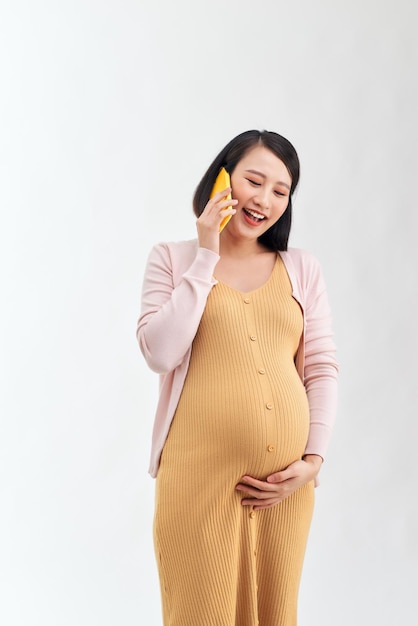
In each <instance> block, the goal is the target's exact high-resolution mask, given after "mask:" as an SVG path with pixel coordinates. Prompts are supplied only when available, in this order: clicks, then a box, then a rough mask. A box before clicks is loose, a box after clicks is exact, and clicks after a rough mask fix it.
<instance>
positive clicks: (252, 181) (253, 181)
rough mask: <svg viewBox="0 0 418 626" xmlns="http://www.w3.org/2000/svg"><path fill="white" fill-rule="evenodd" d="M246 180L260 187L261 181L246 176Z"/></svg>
mask: <svg viewBox="0 0 418 626" xmlns="http://www.w3.org/2000/svg"><path fill="white" fill-rule="evenodd" d="M247 180H248V182H249V183H251V184H252V185H255V186H256V187H260V185H261V183H257V182H256V181H255V180H251V178H247Z"/></svg>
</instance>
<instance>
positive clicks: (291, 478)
mask: <svg viewBox="0 0 418 626" xmlns="http://www.w3.org/2000/svg"><path fill="white" fill-rule="evenodd" d="M321 465H322V457H320V456H318V455H316V454H308V455H306V456H305V457H304V459H303V460H301V461H295V462H294V463H291V464H290V465H289V466H288V467H286V469H284V470H282V471H281V472H275V473H274V474H270V476H267V478H266V480H258V479H257V478H253V477H252V476H243V477H242V479H241V482H239V483H238V485H237V486H236V489H237V490H238V491H243V492H245V494H247V495H248V497H245V498H244V499H243V500H241V504H242V505H244V506H252V507H253V508H254V510H258V509H268V508H270V507H272V506H274V505H275V504H278V503H279V502H282V500H285V498H287V497H289V496H290V495H291V494H292V493H293V492H294V491H296V489H299V487H302V486H303V485H306V484H307V483H309V482H310V481H311V480H313V479H314V478H315V477H316V475H317V474H318V472H319V470H320V468H321Z"/></svg>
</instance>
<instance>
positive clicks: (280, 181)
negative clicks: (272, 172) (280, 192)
mask: <svg viewBox="0 0 418 626" xmlns="http://www.w3.org/2000/svg"><path fill="white" fill-rule="evenodd" d="M245 171H246V172H247V173H248V174H256V175H257V176H261V178H266V176H265V174H263V173H262V172H259V171H257V170H245ZM276 185H283V187H286V188H287V189H289V191H290V185H288V184H287V183H284V182H283V181H282V180H278V181H277V183H276Z"/></svg>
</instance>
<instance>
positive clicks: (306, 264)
mask: <svg viewBox="0 0 418 626" xmlns="http://www.w3.org/2000/svg"><path fill="white" fill-rule="evenodd" d="M280 256H281V257H282V259H283V260H284V261H288V263H291V264H292V265H294V267H295V269H296V270H304V271H306V270H309V269H314V268H315V269H317V268H319V266H320V264H319V261H318V259H317V258H316V256H314V255H313V254H312V253H311V252H309V251H308V250H305V249H302V248H288V249H287V250H286V251H283V252H280Z"/></svg>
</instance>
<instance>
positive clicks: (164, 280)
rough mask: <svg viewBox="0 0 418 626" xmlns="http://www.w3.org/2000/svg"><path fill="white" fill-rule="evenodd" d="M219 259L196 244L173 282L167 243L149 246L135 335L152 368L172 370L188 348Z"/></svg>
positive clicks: (210, 287) (212, 282) (161, 371)
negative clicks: (179, 275)
mask: <svg viewBox="0 0 418 626" xmlns="http://www.w3.org/2000/svg"><path fill="white" fill-rule="evenodd" d="M180 253H181V252H180ZM218 260H219V255H218V254H216V253H215V252H213V251H211V250H208V249H206V248H201V247H199V248H197V252H196V256H195V258H194V259H193V261H192V263H191V265H190V266H189V268H188V269H187V270H186V272H185V273H184V274H183V276H182V277H181V279H180V281H179V283H178V284H177V285H175V286H174V283H173V267H172V259H171V254H170V248H169V246H168V245H167V244H158V245H156V246H155V247H154V248H153V249H152V251H151V253H150V255H149V258H148V263H147V266H146V270H145V276H144V282H143V288H142V301H141V315H140V318H139V320H138V325H137V338H138V342H139V346H140V348H141V351H142V353H143V355H144V357H145V359H146V361H147V363H148V365H149V367H150V368H151V369H152V370H154V371H155V372H158V373H160V374H164V373H167V372H170V371H172V370H173V369H174V368H175V367H177V365H179V364H180V363H181V361H182V360H183V358H184V356H185V354H186V352H187V350H188V349H189V348H190V346H191V344H192V342H193V339H194V336H195V334H196V331H197V328H198V326H199V322H200V319H201V317H202V314H203V311H204V308H205V305H206V299H207V296H208V294H209V292H210V290H211V289H212V287H213V285H214V284H215V283H216V281H215V280H214V279H213V271H214V268H215V265H216V263H217V262H218Z"/></svg>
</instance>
